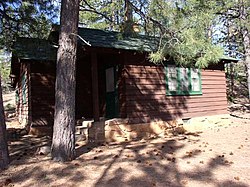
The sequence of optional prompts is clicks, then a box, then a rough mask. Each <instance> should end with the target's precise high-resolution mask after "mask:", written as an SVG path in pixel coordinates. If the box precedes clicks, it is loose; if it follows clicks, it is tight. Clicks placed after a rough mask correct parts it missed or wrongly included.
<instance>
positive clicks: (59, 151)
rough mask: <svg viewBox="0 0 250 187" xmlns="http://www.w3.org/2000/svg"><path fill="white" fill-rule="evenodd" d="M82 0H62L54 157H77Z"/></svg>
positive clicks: (69, 158)
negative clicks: (76, 126) (78, 39)
mask: <svg viewBox="0 0 250 187" xmlns="http://www.w3.org/2000/svg"><path fill="white" fill-rule="evenodd" d="M78 17H79V0H62V2H61V20H60V24H61V25H60V26H61V28H60V36H59V49H58V52H57V68H56V69H57V70H56V88H55V89H56V90H55V92H56V95H55V116H54V130H53V140H52V159H53V160H55V161H70V160H73V159H74V158H75V68H76V50H77V33H78Z"/></svg>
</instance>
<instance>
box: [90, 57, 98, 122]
mask: <svg viewBox="0 0 250 187" xmlns="http://www.w3.org/2000/svg"><path fill="white" fill-rule="evenodd" d="M91 65H92V67H91V71H92V74H91V75H92V100H93V117H94V121H100V113H99V93H98V67H97V56H96V53H95V52H91Z"/></svg>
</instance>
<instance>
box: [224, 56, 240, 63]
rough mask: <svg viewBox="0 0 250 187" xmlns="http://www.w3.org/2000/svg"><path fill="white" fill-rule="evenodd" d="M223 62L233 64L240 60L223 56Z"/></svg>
mask: <svg viewBox="0 0 250 187" xmlns="http://www.w3.org/2000/svg"><path fill="white" fill-rule="evenodd" d="M221 60H226V61H232V62H238V61H239V59H237V58H233V57H230V56H226V55H223V56H222V57H221Z"/></svg>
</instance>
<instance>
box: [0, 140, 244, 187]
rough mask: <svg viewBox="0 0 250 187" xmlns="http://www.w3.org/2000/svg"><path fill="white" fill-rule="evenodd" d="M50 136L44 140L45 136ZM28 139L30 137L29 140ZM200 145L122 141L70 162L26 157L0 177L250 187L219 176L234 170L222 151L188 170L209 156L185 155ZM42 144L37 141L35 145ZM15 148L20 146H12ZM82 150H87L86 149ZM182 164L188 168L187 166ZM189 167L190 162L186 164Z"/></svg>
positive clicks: (25, 181) (26, 181)
mask: <svg viewBox="0 0 250 187" xmlns="http://www.w3.org/2000/svg"><path fill="white" fill-rule="evenodd" d="M44 140H45V139H44ZM23 141H28V140H27V139H24V140H23ZM188 143H189V144H191V143H194V144H195V143H197V144H198V143H201V142H200V139H199V137H195V139H193V138H191V136H187V138H186V139H182V137H180V136H176V137H171V138H164V139H161V140H157V141H156V139H149V140H140V141H130V142H123V143H106V144H103V145H94V144H93V145H92V147H91V146H90V145H88V146H85V152H84V154H82V155H80V156H79V157H78V158H77V159H76V160H74V161H72V162H67V163H55V162H53V161H51V160H50V157H46V156H37V155H35V154H33V155H24V156H23V157H21V158H20V159H19V160H17V159H14V160H13V161H12V163H11V164H10V168H9V169H8V170H6V171H4V172H2V173H1V176H0V184H1V181H6V180H7V179H9V180H10V181H11V183H12V184H14V185H18V184H19V185H20V186H43V185H45V186H46V185H51V186H61V185H63V186H145V187H147V186H173V187H175V186H180V187H181V186H186V185H187V184H188V183H189V182H194V183H198V184H202V185H203V186H206V185H213V186H218V187H219V186H227V185H229V186H235V187H247V186H248V185H247V184H245V183H243V182H240V181H236V180H234V179H232V180H219V179H218V178H217V177H216V175H215V171H216V169H218V168H228V170H229V169H230V164H229V163H228V162H226V158H225V157H224V156H223V157H222V156H221V155H216V154H215V155H214V156H213V157H211V158H210V159H209V160H207V161H205V162H204V163H200V165H198V166H196V167H193V169H192V170H190V169H187V170H186V169H184V168H183V167H184V166H183V165H182V164H183V163H186V162H187V161H188V159H189V158H196V157H198V156H201V155H202V154H204V153H203V152H202V151H199V150H190V151H189V152H192V154H190V153H187V152H186V153H182V152H181V154H179V153H180V151H181V150H182V149H183V148H185V146H186V145H187V144H188ZM36 145H37V146H38V142H37V144H36ZM10 151H11V154H13V152H15V151H16V149H15V146H14V147H13V149H10ZM81 153H83V152H81ZM182 166H183V167H182ZM186 167H187V166H186Z"/></svg>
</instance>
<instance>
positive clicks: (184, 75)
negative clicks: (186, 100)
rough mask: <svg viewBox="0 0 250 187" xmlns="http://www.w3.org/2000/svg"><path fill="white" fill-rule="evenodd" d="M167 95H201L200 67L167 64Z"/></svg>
mask: <svg viewBox="0 0 250 187" xmlns="http://www.w3.org/2000/svg"><path fill="white" fill-rule="evenodd" d="M165 72H166V91H167V95H199V94H202V91H201V73H200V70H199V69H194V68H182V67H176V66H174V65H167V66H165Z"/></svg>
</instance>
